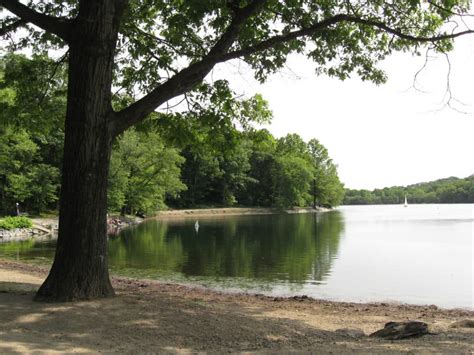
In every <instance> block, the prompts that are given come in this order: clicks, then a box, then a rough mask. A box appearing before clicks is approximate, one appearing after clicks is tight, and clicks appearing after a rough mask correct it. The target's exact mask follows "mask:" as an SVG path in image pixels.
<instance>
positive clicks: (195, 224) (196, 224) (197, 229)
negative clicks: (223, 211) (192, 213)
mask: <svg viewBox="0 0 474 355" xmlns="http://www.w3.org/2000/svg"><path fill="white" fill-rule="evenodd" d="M194 230H195V231H196V233H197V232H199V222H198V221H196V223H194Z"/></svg>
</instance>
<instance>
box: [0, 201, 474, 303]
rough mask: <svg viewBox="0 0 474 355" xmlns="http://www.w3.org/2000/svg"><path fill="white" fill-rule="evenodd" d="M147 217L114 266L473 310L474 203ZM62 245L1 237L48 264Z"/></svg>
mask: <svg viewBox="0 0 474 355" xmlns="http://www.w3.org/2000/svg"><path fill="white" fill-rule="evenodd" d="M199 226H200V227H199V230H198V232H196V230H195V219H187V220H170V221H154V220H151V221H147V222H145V223H143V224H141V225H139V226H136V227H132V228H129V229H126V230H123V231H122V232H121V233H120V234H119V236H117V237H113V238H111V239H110V240H109V254H110V267H111V269H112V272H113V273H115V274H120V275H127V276H133V277H146V278H153V279H160V280H170V281H175V282H184V283H198V284H200V285H205V286H208V287H212V288H216V289H224V290H227V291H248V292H258V293H264V294H269V295H275V296H292V295H303V294H304V295H308V296H310V297H314V298H322V299H330V300H339V301H351V302H368V301H380V302H382V301H392V302H393V301H395V302H406V303H412V304H435V305H438V306H441V307H445V308H455V307H461V308H469V309H474V301H473V262H474V261H473V260H474V259H473V238H474V236H473V234H474V205H466V204H464V205H410V206H409V207H407V208H404V207H403V206H398V205H396V206H395V205H394V206H350V207H349V206H348V207H346V206H343V207H340V208H339V209H338V210H337V211H332V212H327V213H320V214H293V215H268V216H226V217H209V218H200V219H199ZM53 255H54V242H22V243H8V244H7V243H5V244H0V256H8V257H13V258H17V259H22V260H30V261H31V260H34V261H40V262H41V261H49V260H51V258H52V256H53Z"/></svg>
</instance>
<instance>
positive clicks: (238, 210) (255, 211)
mask: <svg viewBox="0 0 474 355" xmlns="http://www.w3.org/2000/svg"><path fill="white" fill-rule="evenodd" d="M333 210H335V209H329V208H324V207H317V208H316V209H315V208H312V207H298V208H294V209H279V208H266V207H219V208H195V209H182V210H166V211H157V213H156V215H155V216H151V217H148V218H147V219H174V218H194V217H225V216H253V215H274V214H299V213H323V212H329V211H333Z"/></svg>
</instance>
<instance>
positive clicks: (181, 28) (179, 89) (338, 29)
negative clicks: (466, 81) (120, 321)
mask: <svg viewBox="0 0 474 355" xmlns="http://www.w3.org/2000/svg"><path fill="white" fill-rule="evenodd" d="M0 6H2V8H4V9H6V10H8V12H9V14H13V15H14V16H13V17H12V16H11V15H9V14H7V15H3V17H2V19H1V20H0V35H6V36H8V35H9V34H11V33H12V31H14V30H16V29H18V28H25V27H26V28H27V29H28V31H29V33H28V34H27V35H26V36H25V37H24V38H20V39H19V43H13V45H12V48H14V47H16V48H17V47H18V46H21V45H22V44H28V42H30V43H31V41H33V43H32V45H33V47H35V48H36V49H39V50H41V49H44V48H45V47H47V48H58V47H64V46H67V47H68V70H69V72H68V95H67V112H66V119H65V143H64V159H63V170H62V172H63V174H62V183H61V196H60V198H61V202H60V217H59V219H60V221H59V225H60V230H59V238H58V244H57V249H56V255H55V260H54V263H53V266H52V269H51V271H50V274H49V276H48V278H47V279H46V281H45V282H44V284H43V285H42V286H41V288H40V289H39V291H38V293H37V299H38V300H40V299H43V300H72V299H88V298H95V297H107V296H111V295H113V293H114V292H113V289H112V286H111V284H110V281H109V274H108V267H107V239H106V206H107V175H108V166H109V160H110V154H111V147H112V140H113V139H114V137H116V136H117V135H119V134H120V133H122V132H124V131H125V130H126V129H127V128H129V127H132V126H133V125H135V124H137V123H139V122H141V121H142V120H144V119H145V118H146V117H147V116H148V115H149V114H150V113H152V112H153V111H154V110H155V109H157V108H158V107H160V106H161V105H163V104H166V103H168V102H169V101H170V100H172V99H173V98H176V97H178V96H180V95H184V94H186V93H187V92H189V91H192V90H193V89H194V88H196V86H197V85H198V84H200V83H201V82H202V81H203V80H204V79H205V78H206V76H207V75H208V74H209V73H210V71H211V70H212V69H213V68H214V67H215V66H216V65H217V64H218V63H222V62H225V61H228V60H231V59H236V58H242V59H244V60H245V61H246V62H247V63H248V64H249V65H250V66H251V67H252V68H253V69H254V70H255V76H256V77H257V78H258V79H259V80H262V81H263V80H265V78H266V77H267V75H268V74H270V73H272V72H275V71H276V70H278V69H279V68H281V67H282V66H283V65H284V63H285V58H286V57H287V55H288V54H289V53H293V52H299V53H306V54H307V55H308V56H309V57H310V58H311V59H313V60H314V61H315V63H316V66H317V71H318V72H320V73H327V74H329V75H332V76H336V77H339V78H341V79H344V78H347V77H348V76H349V75H350V74H351V73H352V72H356V73H357V74H359V75H360V76H361V77H362V78H363V79H366V80H372V81H374V82H376V83H380V82H383V81H384V80H385V76H384V74H383V72H382V71H381V70H379V69H377V67H376V63H377V62H378V61H380V60H381V59H383V58H384V57H385V56H387V55H389V54H391V53H392V52H393V51H398V50H412V51H414V52H416V51H417V50H418V49H419V44H420V43H432V44H434V45H435V46H436V48H437V49H438V50H441V51H445V50H449V49H450V48H451V47H452V43H451V40H452V39H453V38H455V37H457V36H459V35H463V34H467V33H473V32H474V31H472V30H466V31H461V32H455V33H454V32H452V31H451V30H450V28H447V27H445V25H446V26H448V25H449V23H450V22H451V21H452V20H453V18H455V17H457V16H459V14H461V15H462V14H463V13H466V12H467V10H468V6H469V1H468V0H451V1H444V0H440V1H438V0H431V1H428V2H426V1H422V0H400V1H396V2H392V1H390V2H381V1H379V0H364V1H335V0H329V1H314V0H295V1H291V2H289V1H279V0H199V1H164V0H155V1H151V0H130V1H127V0H76V1H74V0H63V1H60V0H50V1H47V0H45V1H29V2H28V5H24V4H23V3H21V2H20V1H18V0H0ZM31 25H35V26H36V27H33V26H31ZM38 29H39V30H38ZM444 31H448V32H444ZM20 37H21V36H20ZM13 41H14V42H15V39H14V38H13ZM114 80H115V85H117V86H123V87H124V89H125V90H127V92H128V93H129V94H134V93H136V90H139V91H140V93H141V94H143V96H141V97H140V98H138V99H137V100H136V101H135V102H133V103H132V104H130V105H129V106H127V107H125V108H123V109H121V110H120V111H114V109H113V108H112V87H113V83H114Z"/></svg>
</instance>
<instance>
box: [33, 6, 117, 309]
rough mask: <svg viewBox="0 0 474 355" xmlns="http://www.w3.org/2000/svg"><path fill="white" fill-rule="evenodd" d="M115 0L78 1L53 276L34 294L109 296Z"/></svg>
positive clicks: (70, 297) (48, 298)
mask: <svg viewBox="0 0 474 355" xmlns="http://www.w3.org/2000/svg"><path fill="white" fill-rule="evenodd" d="M120 3H121V2H120V1H116V0H104V1H83V2H81V8H80V15H79V16H78V18H77V20H76V23H75V31H74V34H75V36H74V37H73V38H72V40H71V42H70V48H69V78H68V80H69V84H68V104H67V112H66V123H65V142H64V158H63V170H62V171H63V175H62V182H61V202H60V212H59V235H58V243H57V247H56V255H55V259H54V262H53V266H52V268H51V271H50V274H49V276H48V278H47V279H46V281H45V282H44V283H43V285H42V286H41V287H40V289H39V290H38V293H37V295H36V300H40V301H72V300H80V299H93V298H101V297H109V296H113V295H114V291H113V288H112V285H111V283H110V279H109V273H108V263H107V222H106V218H107V180H108V169H109V160H110V153H111V146H112V140H113V135H112V133H111V130H110V128H109V126H110V124H109V122H110V121H111V118H112V116H113V114H114V112H113V110H112V106H111V94H110V92H111V83H112V70H113V56H114V50H115V45H116V40H117V33H118V23H119V20H120V16H121V12H122V8H121V6H120Z"/></svg>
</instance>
